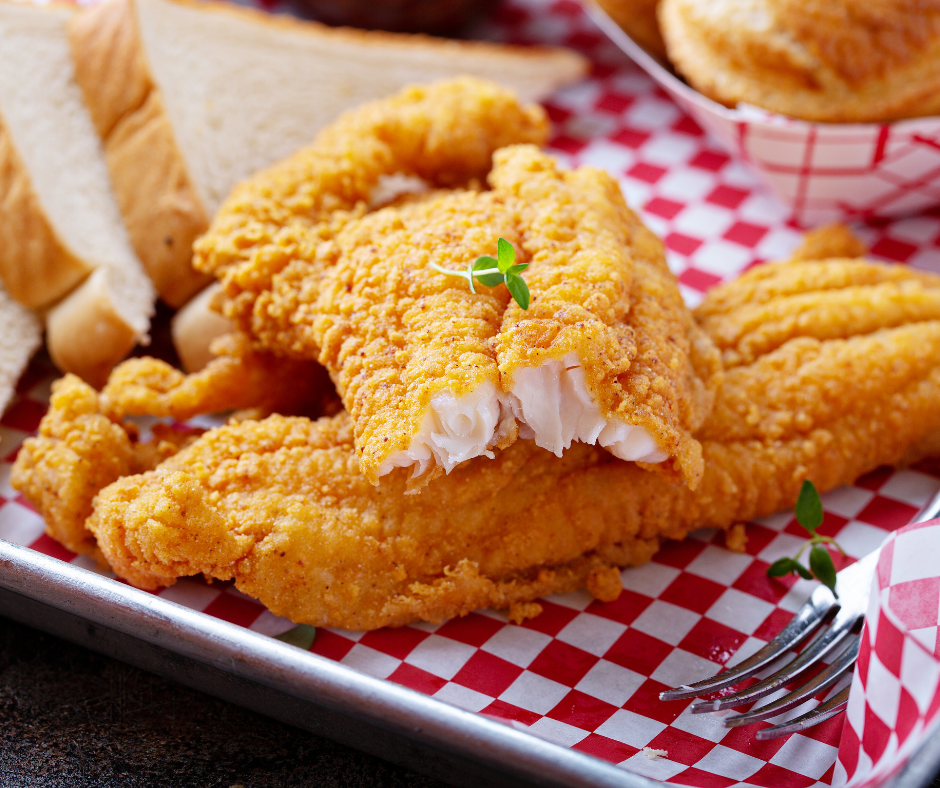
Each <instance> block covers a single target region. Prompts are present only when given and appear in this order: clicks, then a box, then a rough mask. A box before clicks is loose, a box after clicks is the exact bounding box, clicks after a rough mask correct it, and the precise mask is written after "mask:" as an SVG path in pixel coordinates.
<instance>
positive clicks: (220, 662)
mask: <svg viewBox="0 0 940 788" xmlns="http://www.w3.org/2000/svg"><path fill="white" fill-rule="evenodd" d="M0 615H3V616H6V617H8V618H11V619H13V620H15V621H18V622H20V623H22V624H26V625H28V626H32V627H36V628H38V629H41V630H43V631H45V632H49V633H50V634H53V635H56V636H59V637H63V638H65V639H67V640H70V641H72V642H74V643H77V644H79V645H81V646H85V647H86V648H90V649H92V650H94V651H97V652H100V653H102V654H106V655H107V656H110V657H113V658H115V659H119V660H122V661H124V662H128V663H130V664H132V665H135V666H137V667H139V668H143V669H144V670H149V671H152V672H154V673H157V674H159V675H161V676H164V677H166V678H169V679H172V680H174V681H178V682H180V683H182V684H185V685H187V686H189V687H192V688H194V689H197V690H200V691H203V692H206V693H208V694H210V695H214V696H216V697H218V698H222V699H223V700H226V701H228V702H230V703H234V704H237V705H239V706H243V707H245V708H248V709H251V710H252V711H256V712H259V713H261V714H266V715H268V716H270V717H273V718H275V719H278V720H280V721H282V722H286V723H288V724H290V725H295V726H297V727H299V728H304V729H306V730H309V731H311V732H313V733H316V734H317V735H320V736H325V737H327V738H329V739H333V740H335V741H338V742H340V743H342V744H346V745H348V746H350V747H354V748H356V749H359V750H363V751H365V752H368V753H371V754H373V755H377V756H379V757H382V758H385V759H387V760H389V761H393V762H395V763H399V764H402V765H404V766H407V767H409V768H411V769H413V770H415V771H417V772H420V773H423V774H427V775H429V776H431V777H435V778H437V779H439V780H442V781H445V782H448V783H451V784H453V785H459V786H468V787H470V786H473V787H477V786H503V785H505V786H546V787H547V786H572V787H573V788H577V787H579V786H584V787H585V788H587V786H598V787H606V786H609V787H610V788H615V787H616V788H652V787H653V786H657V785H661V783H659V782H658V781H655V780H651V779H648V778H646V777H641V776H639V775H635V774H631V773H630V772H627V771H624V770H623V769H620V768H618V767H616V766H612V765H610V764H608V763H606V762H604V761H602V760H600V759H598V758H593V757H591V756H588V755H584V754H582V753H579V752H577V751H574V750H571V749H568V748H565V747H560V746H558V745H556V744H552V743H551V742H547V741H543V740H542V739H539V738H537V737H535V736H532V735H530V734H527V733H523V732H521V731H517V730H514V729H512V728H510V727H508V726H506V725H503V724H500V723H498V722H495V721H493V720H490V719H488V718H486V717H481V716H479V715H477V714H472V713H470V712H467V711H463V710H461V709H458V708H456V707H454V706H450V705H448V704H446V703H442V702H441V701H437V700H434V699H433V698H429V697H427V696H425V695H421V694H420V693H418V692H415V691H413V690H409V689H407V688H404V687H401V686H399V685H397V684H393V683H391V682H388V681H383V680H381V679H375V678H372V677H371V676H367V675H364V674H362V673H359V672H357V671H355V670H351V669H350V668H347V667H345V666H343V665H340V664H338V663H336V662H333V661H331V660H327V659H324V658H322V657H318V656H317V655H315V654H311V653H309V652H306V651H303V650H301V649H298V648H296V647H294V646H290V645H287V644H285V643H282V642H280V641H278V640H275V639H273V638H270V637H267V636H265V635H260V634H257V633H255V632H251V631H250V630H247V629H244V628H242V627H239V626H236V625H235V624H230V623H228V622H226V621H222V620H219V619H217V618H214V617H213V616H210V615H207V614H205V613H200V612H197V611H194V610H191V609H189V608H186V607H183V606H182V605H178V604H176V603H174V602H170V601H167V600H165V599H161V598H159V597H156V596H153V595H151V594H148V593H146V592H144V591H140V590H138V589H136V588H133V587H131V586H128V585H125V584H123V583H120V582H118V581H115V580H112V579H110V578H108V577H104V576H101V575H98V574H96V573H94V572H90V571H88V570H85V569H81V568H80V567H76V566H73V565H71V564H68V563H65V562H63V561H59V560H57V559H55V558H50V557H49V556H46V555H43V554H42V553H38V552H36V551H34V550H30V549H29V548H26V547H20V546H19V545H14V544H11V543H9V542H6V541H4V540H0ZM938 772H940V728H937V729H935V730H934V731H933V732H932V733H931V735H930V736H928V737H927V738H926V739H925V740H924V742H923V744H922V745H921V747H920V748H919V749H918V750H917V752H916V753H915V755H914V756H913V757H912V758H911V759H910V761H909V762H908V763H907V765H906V766H905V768H904V769H903V770H902V771H900V772H899V773H898V774H896V775H895V776H894V777H893V778H892V779H891V780H889V781H888V782H887V783H885V786H886V788H889V787H890V788H901V787H902V786H903V788H926V786H929V785H930V784H931V783H932V781H933V779H934V777H935V776H936V775H937V774H938Z"/></svg>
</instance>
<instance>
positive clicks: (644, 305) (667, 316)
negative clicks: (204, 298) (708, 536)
mask: <svg viewBox="0 0 940 788" xmlns="http://www.w3.org/2000/svg"><path fill="white" fill-rule="evenodd" d="M489 180H490V183H491V185H492V187H493V190H492V191H489V192H481V193H476V192H458V193H456V194H446V195H444V196H439V197H436V198H434V199H430V200H425V201H422V202H419V203H415V204H411V205H407V206H404V207H401V208H388V209H385V210H382V211H379V212H377V213H373V214H370V215H368V216H366V217H365V218H363V219H360V220H355V221H351V222H350V223H349V224H348V225H347V226H346V227H345V228H344V229H343V230H342V231H341V232H339V233H338V235H337V237H336V239H335V242H334V243H333V244H331V245H330V246H329V249H330V253H331V254H332V255H333V256H334V257H335V259H336V262H335V263H334V264H333V266H332V267H331V268H330V269H329V271H328V272H327V273H325V274H323V275H322V277H321V278H320V279H319V283H318V284H317V288H318V289H319V297H318V299H317V301H316V303H315V304H313V305H312V306H311V307H310V309H309V310H308V311H307V312H306V313H305V315H303V316H300V317H298V318H297V323H298V324H300V323H302V322H305V321H310V322H311V323H312V326H313V329H312V331H311V347H310V352H312V351H313V349H314V348H315V347H320V348H321V353H320V357H319V358H320V361H321V362H322V363H324V364H325V365H326V366H327V368H328V369H329V370H330V372H331V374H332V375H333V378H334V380H336V382H337V385H338V388H339V391H340V393H341V394H342V396H343V400H344V402H345V404H346V406H347V409H348V410H349V412H350V414H351V416H352V418H353V422H354V425H355V438H356V446H357V449H358V451H359V463H360V470H361V471H362V473H364V474H365V475H366V476H367V477H368V478H369V479H370V481H373V482H376V481H377V479H378V476H380V475H382V474H383V473H386V472H388V470H390V463H389V458H390V457H391V456H393V455H395V453H402V452H406V451H407V450H408V449H409V448H410V447H411V446H412V443H413V442H414V441H415V440H416V437H415V436H417V435H418V434H419V432H420V429H421V427H422V423H423V421H424V419H425V418H426V414H427V412H428V409H429V407H430V404H429V403H431V404H433V401H432V397H433V396H434V395H435V394H437V393H439V392H442V391H446V392H448V393H449V395H451V396H452V397H453V398H457V399H459V398H463V397H467V396H468V395H470V394H471V392H473V391H475V390H477V389H478V388H479V387H481V386H483V385H485V384H489V385H490V386H491V387H493V389H492V390H493V395H492V398H493V399H498V394H497V389H499V390H502V391H503V392H506V393H511V394H514V393H517V391H518V389H517V388H514V387H515V386H516V383H517V381H516V375H517V373H518V372H519V371H520V370H523V369H528V368H533V369H535V368H539V367H541V366H542V365H543V364H545V363H547V362H550V361H552V360H554V361H556V362H562V361H566V362H567V363H566V364H565V366H567V367H569V368H571V367H577V368H579V369H580V368H583V370H584V373H585V384H586V389H587V392H588V394H589V395H590V397H591V398H592V399H593V401H594V402H595V403H596V404H597V406H599V413H598V414H597V419H596V421H597V422H598V423H599V424H600V425H603V424H604V421H605V420H619V422H622V423H624V424H627V425H631V426H637V427H641V428H643V429H644V430H646V432H647V433H648V434H649V435H651V436H652V437H653V440H654V441H655V444H656V446H657V448H658V449H659V450H661V451H662V452H663V454H664V456H666V457H674V458H676V464H677V465H678V466H679V468H681V472H682V474H683V476H684V477H685V478H686V480H687V481H688V482H689V483H690V484H692V485H693V486H694V484H696V483H697V481H698V479H699V478H700V476H701V472H702V469H701V463H702V461H701V449H700V447H699V445H698V443H697V442H696V441H695V440H694V439H693V438H692V437H691V436H690V430H692V429H695V428H697V427H698V426H699V425H700V424H701V422H702V419H703V418H704V415H705V413H707V411H708V409H709V407H710V405H711V397H712V395H713V389H714V386H715V382H716V381H717V377H718V376H717V375H716V374H715V372H716V370H717V368H718V361H717V354H715V358H714V361H713V363H712V364H711V366H710V367H708V368H707V375H706V378H707V380H706V381H702V380H700V379H699V378H698V377H697V376H696V374H695V372H694V371H693V369H692V363H691V355H692V339H691V338H690V337H691V335H692V334H694V333H696V332H698V331H699V329H698V328H697V327H696V326H695V324H694V321H693V320H692V317H691V314H690V313H689V311H688V309H686V307H685V305H684V304H683V302H682V297H681V295H680V293H679V288H678V286H677V284H676V281H675V278H674V277H673V275H672V274H671V273H670V272H669V269H668V267H667V265H666V259H665V254H664V252H663V248H662V244H660V243H659V241H658V240H657V239H656V238H655V236H653V234H652V233H650V232H649V230H647V229H646V228H645V227H644V226H643V225H642V224H641V223H640V221H639V220H638V219H637V217H636V216H635V215H634V214H633V213H631V212H630V211H629V209H628V208H627V207H626V204H625V203H624V201H623V197H622V195H621V193H620V189H619V187H618V185H617V183H616V181H614V180H613V179H612V178H611V177H610V176H609V175H607V174H606V173H604V172H602V171H599V170H595V169H592V168H583V169H580V170H577V171H575V172H572V173H566V172H563V171H561V170H559V169H558V167H557V165H556V163H555V161H554V160H553V159H552V158H551V157H550V156H547V155H545V154H544V153H541V152H539V151H538V149H537V148H535V147H534V146H510V147H506V148H502V149H500V150H499V151H497V152H496V154H495V155H494V166H493V170H492V172H491V173H490V176H489ZM497 237H502V238H505V239H507V240H508V241H509V242H510V243H511V244H512V245H513V246H514V248H515V250H516V261H517V262H518V263H527V264H528V265H529V268H528V270H527V271H526V273H525V279H526V282H527V284H528V287H529V291H530V294H531V304H530V306H529V308H528V310H523V309H522V308H521V307H520V306H519V305H517V304H516V303H515V302H510V299H509V294H508V291H507V290H506V288H505V287H501V286H498V287H494V288H488V287H484V286H482V285H480V287H479V292H478V293H477V294H473V293H471V292H470V289H469V287H468V284H467V283H466V281H465V280H462V279H457V278H453V277H446V276H443V275H441V274H440V273H438V272H437V271H436V270H434V269H433V268H432V267H431V263H435V264H437V265H440V266H442V267H445V268H450V269H453V270H460V271H463V270H465V269H466V267H467V264H468V262H472V261H473V260H475V259H476V258H477V257H478V256H480V255H482V254H485V253H488V252H489V253H492V252H495V246H496V244H495V239H496V238H497ZM321 254H323V255H324V256H325V254H326V253H325V252H323V253H321ZM309 276H310V274H308V275H307V277H305V279H304V280H296V279H294V280H288V279H287V277H285V278H284V279H282V280H281V281H280V282H278V284H277V286H276V287H275V289H274V292H275V293H276V294H278V295H281V296H283V297H284V298H289V297H290V293H289V291H294V292H296V291H312V289H313V287H312V286H308V284H307V281H306V279H307V278H309ZM702 345H703V348H704V345H705V343H704V342H703V343H702ZM703 352H704V351H703ZM569 354H574V357H573V358H572V359H569V358H568V356H569ZM497 364H498V369H497ZM703 366H705V365H703ZM536 396H537V399H539V400H540V401H544V400H545V398H546V396H548V395H543V394H542V393H541V392H538V393H537V395H536ZM514 402H515V406H517V407H518V410H517V411H516V416H517V417H518V418H520V419H521V420H522V421H523V423H527V424H528V426H529V427H530V428H534V430H533V431H534V436H535V440H536V443H538V444H539V445H542V446H544V447H546V448H551V449H552V450H554V451H556V452H557V453H560V451H561V449H562V448H566V447H567V445H570V438H569V439H568V440H567V441H563V440H559V441H557V442H558V445H557V446H554V445H551V440H550V436H545V435H543V434H541V432H540V431H539V429H538V425H537V424H536V423H535V422H534V421H532V420H531V418H530V414H528V413H526V412H525V410H524V405H523V403H522V402H520V401H519V400H514ZM540 404H541V402H540ZM563 405H564V404H563V403H559V406H558V410H559V411H565V408H564V406H563ZM515 406H514V407H515ZM494 407H495V408H499V407H500V404H496V405H494ZM503 407H504V408H505V405H503ZM460 418H462V419H469V416H467V415H466V414H462V415H461V416H460ZM582 418H585V417H583V416H582ZM499 425H500V422H498V421H497V420H496V419H494V420H493V423H492V424H491V425H489V427H488V430H484V431H485V432H486V435H485V437H484V438H483V439H482V440H480V441H479V444H478V446H477V448H476V451H475V453H474V454H472V455H470V456H479V455H480V454H482V453H484V452H485V450H486V449H490V448H492V447H493V445H494V444H497V443H498V444H500V445H502V446H505V445H507V444H508V443H509V442H511V439H512V436H511V435H510V436H509V439H508V440H504V441H502V442H500V436H499V435H498V431H499ZM445 427H446V424H445V425H442V426H441V427H439V428H438V429H439V431H442V430H443V429H444V428H445ZM596 429H597V431H599V430H600V427H596ZM468 431H469V430H468ZM590 431H591V429H590V427H587V428H585V429H584V432H585V433H590ZM571 432H572V433H576V430H575V427H574V425H572V426H571ZM576 437H578V435H577V434H576ZM602 437H603V436H602ZM597 439H598V437H597V434H596V433H595V434H594V435H593V440H597ZM448 470H450V468H448Z"/></svg>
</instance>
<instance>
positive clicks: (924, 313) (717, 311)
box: [695, 260, 940, 369]
mask: <svg viewBox="0 0 940 788" xmlns="http://www.w3.org/2000/svg"><path fill="white" fill-rule="evenodd" d="M695 314H696V317H697V318H698V321H699V323H700V324H701V325H702V327H703V328H704V329H705V330H706V331H707V332H708V334H709V335H710V336H711V337H712V338H713V339H714V341H715V344H716V345H718V349H719V350H720V351H721V353H722V360H723V362H724V365H725V368H726V369H727V368H730V367H734V366H737V365H739V364H748V363H751V362H752V361H754V360H755V359H756V358H757V357H758V356H760V355H764V354H767V353H770V352H771V351H772V350H774V349H776V348H778V347H781V346H782V345H783V344H784V343H786V342H788V341H789V340H791V339H795V338H797V337H805V336H811V337H815V338H817V339H840V338H847V337H851V336H857V335H860V334H867V333H870V332H872V331H876V330H878V329H880V328H887V327H892V326H902V325H905V324H907V323H911V322H915V321H924V320H936V319H940V279H938V278H937V277H936V276H935V275H932V274H927V273H921V272H919V271H913V270H910V269H907V268H903V267H901V266H896V265H888V264H878V263H872V262H868V261H865V260H841V261H831V262H829V263H827V264H820V263H819V262H814V261H796V262H787V263H770V264H765V265H760V266H757V267H755V268H752V269H751V270H750V271H747V272H746V273H744V274H743V275H742V276H741V277H740V278H739V279H737V280H735V281H734V282H731V283H728V284H723V285H718V286H717V287H715V288H713V289H712V290H711V291H710V292H709V294H708V298H707V299H706V300H705V302H704V303H702V305H701V306H700V307H699V308H698V309H697V310H696V313H695Z"/></svg>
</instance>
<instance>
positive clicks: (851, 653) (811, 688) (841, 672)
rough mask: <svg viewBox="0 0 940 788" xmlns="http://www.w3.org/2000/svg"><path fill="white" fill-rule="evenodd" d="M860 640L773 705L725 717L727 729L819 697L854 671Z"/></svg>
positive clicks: (755, 720)
mask: <svg viewBox="0 0 940 788" xmlns="http://www.w3.org/2000/svg"><path fill="white" fill-rule="evenodd" d="M858 649H859V639H858V637H856V638H855V639H854V641H853V642H852V643H851V644H849V647H848V648H847V649H845V651H843V652H842V653H841V654H839V656H838V657H837V658H836V659H835V660H834V661H833V663H832V664H831V665H829V666H828V667H826V669H825V670H822V671H820V672H819V673H817V674H816V675H815V676H814V677H813V678H812V679H810V680H809V681H807V682H806V683H805V684H804V685H803V686H802V687H800V688H799V689H797V690H794V691H793V692H790V693H788V694H786V695H784V696H783V697H782V698H778V699H777V700H775V701H774V702H773V703H768V704H767V705H766V706H761V707H760V708H759V709H751V710H750V711H747V712H744V713H743V714H737V715H735V716H733V717H725V719H724V723H725V727H727V728H736V727H738V726H739V725H748V724H750V723H752V722H760V721H761V720H766V719H768V718H769V717H776V716H777V715H778V714H783V712H785V711H789V710H790V709H793V708H796V707H797V706H799V705H800V704H801V703H805V702H806V701H807V700H809V699H810V698H812V697H813V696H815V695H818V694H819V693H820V692H822V691H823V690H825V689H828V688H829V687H831V686H832V685H833V684H835V683H836V682H837V681H838V680H839V679H841V678H842V677H843V676H845V675H846V674H847V673H849V672H850V671H851V670H852V666H853V665H854V664H855V660H856V659H858Z"/></svg>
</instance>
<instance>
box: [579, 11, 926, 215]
mask: <svg viewBox="0 0 940 788" xmlns="http://www.w3.org/2000/svg"><path fill="white" fill-rule="evenodd" d="M586 2H590V0H586ZM591 13H592V14H593V15H594V17H595V18H596V19H597V21H598V24H600V25H602V26H603V28H604V30H605V31H606V32H607V33H608V35H610V36H611V38H612V39H613V40H614V41H616V42H617V43H618V44H619V45H620V46H621V47H623V49H624V51H626V52H627V53H628V54H630V55H631V57H633V58H634V59H635V60H636V61H637V63H639V64H640V65H641V66H642V67H643V68H644V69H645V70H646V71H647V72H648V73H649V74H650V75H651V76H652V77H653V78H654V79H655V80H656V81H657V82H658V83H659V84H660V85H661V86H662V87H663V88H664V89H665V90H666V92H668V93H669V95H670V96H672V98H673V99H675V101H676V102H677V103H678V104H679V105H680V106H681V107H682V108H683V109H684V110H685V111H686V112H687V113H688V114H689V115H690V116H691V117H693V118H695V120H696V121H697V122H698V123H700V124H701V125H702V126H703V127H704V128H706V129H708V130H709V131H711V132H712V133H714V134H715V136H716V137H718V139H720V140H721V141H722V143H723V144H724V146H725V148H726V149H728V150H729V151H731V152H732V153H733V154H736V155H739V156H741V157H743V158H744V159H746V160H747V161H748V162H749V163H750V164H751V166H752V167H753V169H754V171H755V172H756V173H757V174H758V175H759V177H761V178H762V179H763V180H764V181H766V182H767V183H768V184H770V186H771V187H772V188H773V189H774V191H775V192H776V193H777V194H778V195H779V196H780V197H781V198H782V199H783V201H784V202H786V203H788V204H789V205H790V206H792V209H793V213H794V216H795V217H796V219H797V220H798V221H799V222H800V223H801V224H802V225H805V226H813V225H818V224H822V223H825V222H836V221H844V220H846V219H852V218H858V217H878V216H881V217H889V216H902V215H905V214H910V213H914V212H916V211H922V210H924V209H926V208H930V207H931V206H935V205H938V204H940V118H938V117H930V118H918V119H915V120H907V121H901V122H898V123H851V124H849V123H809V122H806V121H801V120H795V119H793V118H788V117H785V116H783V115H777V114H775V113H772V112H768V111H765V110H762V109H759V108H757V107H752V106H749V105H744V104H742V105H739V106H738V107H737V108H735V109H729V108H727V107H724V106H722V105H721V104H718V103H716V102H714V101H712V100H711V99H708V98H705V96H703V95H702V94H701V93H698V92H696V91H695V90H692V89H691V88H690V87H689V86H688V85H686V84H685V83H684V82H682V81H681V80H679V79H678V78H677V77H676V76H675V75H674V74H673V73H672V72H671V71H669V70H667V69H666V68H664V67H663V66H662V65H661V64H660V63H659V62H658V61H656V60H655V59H654V58H652V57H650V56H649V55H648V54H647V53H645V52H644V51H643V50H642V48H640V47H639V45H638V44H636V43H635V42H634V41H632V40H631V39H630V38H629V36H627V34H626V33H624V32H623V31H622V30H621V29H620V28H619V27H618V26H617V25H616V23H615V22H613V21H612V20H611V19H610V18H609V17H607V16H606V15H605V14H604V12H603V11H601V10H600V9H598V8H596V7H593V6H592V7H591Z"/></svg>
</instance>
